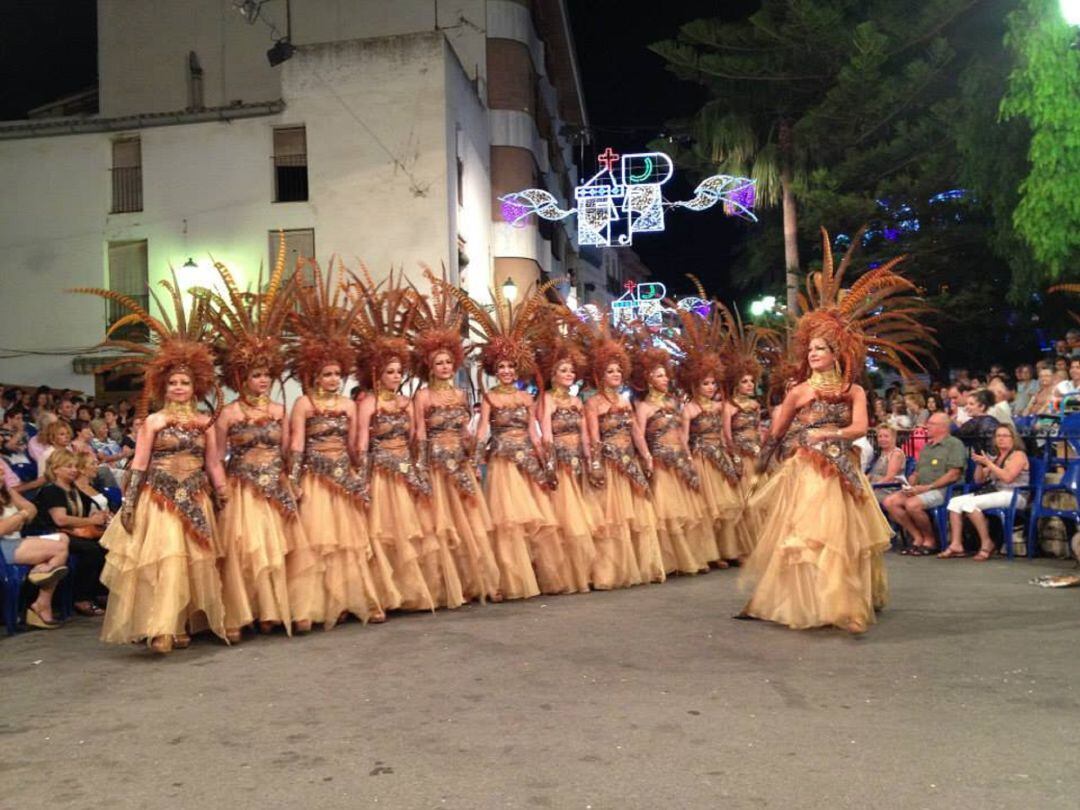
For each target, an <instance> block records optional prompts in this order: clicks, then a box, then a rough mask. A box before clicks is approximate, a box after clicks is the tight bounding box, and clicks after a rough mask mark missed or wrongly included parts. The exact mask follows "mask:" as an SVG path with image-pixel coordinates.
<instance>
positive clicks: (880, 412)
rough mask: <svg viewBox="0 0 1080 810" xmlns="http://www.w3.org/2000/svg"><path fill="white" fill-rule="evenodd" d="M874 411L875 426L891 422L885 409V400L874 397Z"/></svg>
mask: <svg viewBox="0 0 1080 810" xmlns="http://www.w3.org/2000/svg"><path fill="white" fill-rule="evenodd" d="M873 407H874V410H873V414H872V416H873V418H872V421H873V423H874V424H875V425H885V424H888V422H889V412H888V410H886V408H885V400H883V399H882V398H881V397H874V406H873Z"/></svg>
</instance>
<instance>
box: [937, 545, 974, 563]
mask: <svg viewBox="0 0 1080 810" xmlns="http://www.w3.org/2000/svg"><path fill="white" fill-rule="evenodd" d="M966 556H967V552H966V551H956V550H955V549H951V548H947V549H945V550H944V551H943V552H941V553H940V554H938V555H937V557H938V559H939V560H958V559H960V558H961V557H966Z"/></svg>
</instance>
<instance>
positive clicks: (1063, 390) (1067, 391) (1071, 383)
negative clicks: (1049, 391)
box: [1054, 357, 1080, 411]
mask: <svg viewBox="0 0 1080 810" xmlns="http://www.w3.org/2000/svg"><path fill="white" fill-rule="evenodd" d="M1075 394H1080V357H1074V358H1073V359H1072V360H1070V361H1069V379H1067V380H1065V381H1064V382H1060V383H1058V384H1057V386H1055V387H1054V410H1055V411H1060V410H1061V403H1062V400H1064V399H1065V397H1070V396H1073V395H1075Z"/></svg>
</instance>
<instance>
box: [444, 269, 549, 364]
mask: <svg viewBox="0 0 1080 810" xmlns="http://www.w3.org/2000/svg"><path fill="white" fill-rule="evenodd" d="M554 285H555V280H551V281H545V282H544V283H543V284H541V285H539V286H538V287H534V288H533V289H532V290H530V292H529V293H528V294H527V295H526V296H525V300H524V301H522V302H521V304H519V305H518V306H516V307H515V306H514V305H513V304H511V303H510V302H509V301H508V300H507V299H506V296H504V295H503V293H502V288H500V287H496V288H495V290H494V291H493V292H492V294H491V295H492V298H493V299H494V302H495V303H494V307H493V309H492V311H491V312H488V311H487V310H486V309H485V308H484V307H482V306H480V305H479V304H478V303H476V302H475V301H474V300H473V299H472V298H470V297H469V294H468V293H466V292H465V291H464V290H462V289H459V288H458V287H454V286H452V285H450V284H448V283H446V282H445V281H443V282H440V284H439V286H440V287H442V289H443V290H445V291H446V292H447V293H449V294H450V295H452V296H453V297H454V298H456V299H457V300H458V302H459V303H460V304H461V307H462V309H464V310H465V312H466V313H467V314H468V315H469V317H470V318H471V324H470V325H471V326H472V329H473V331H474V332H475V333H476V335H477V337H478V338H479V340H478V341H477V343H478V345H479V346H480V363H481V365H482V366H483V367H484V371H485V372H487V373H488V374H489V375H491V376H494V375H495V372H496V371H497V370H498V367H499V363H501V362H503V361H505V360H509V361H510V362H511V363H513V364H514V366H515V368H516V369H517V372H518V376H519V377H527V376H532V377H539V369H538V368H537V366H536V361H535V358H534V357H533V346H532V342H531V341H530V340H529V329H530V328H531V327H532V326H533V316H534V315H535V314H536V312H537V310H539V309H540V308H541V307H542V306H544V304H545V302H546V300H547V299H546V298H545V295H546V293H547V291H548V290H549V289H551V288H552V287H553V286H554Z"/></svg>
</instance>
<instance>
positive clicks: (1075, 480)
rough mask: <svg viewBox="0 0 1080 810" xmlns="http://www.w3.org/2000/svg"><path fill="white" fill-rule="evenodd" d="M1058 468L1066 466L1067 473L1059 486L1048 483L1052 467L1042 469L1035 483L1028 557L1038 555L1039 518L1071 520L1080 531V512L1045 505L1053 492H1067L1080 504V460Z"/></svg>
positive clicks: (1029, 518)
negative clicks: (1046, 499) (1044, 500)
mask: <svg viewBox="0 0 1080 810" xmlns="http://www.w3.org/2000/svg"><path fill="white" fill-rule="evenodd" d="M1056 466H1059V467H1060V466H1064V467H1065V471H1064V473H1063V474H1062V476H1061V482H1060V483H1057V484H1048V483H1046V473H1047V472H1049V471H1050V467H1049V466H1046V467H1042V468H1041V469H1040V474H1039V478H1038V480H1037V481H1036V482H1035V488H1034V494H1033V495H1032V498H1031V504H1030V505H1029V509H1028V511H1029V516H1028V528H1027V546H1028V557H1034V556H1035V555H1036V554H1037V553H1038V546H1037V540H1038V534H1039V518H1050V517H1056V518H1060V519H1061V520H1071V521H1072V522H1073V523H1074V524H1076V527H1077V529H1078V530H1080V511H1077V509H1075V508H1074V509H1054V508H1052V507H1049V506H1044V505H1043V496H1045V495H1048V494H1050V493H1052V492H1066V493H1068V494H1070V495H1072V496H1073V498H1077V499H1078V500H1077V501H1076V503H1078V504H1080V459H1073V460H1072V461H1068V462H1064V463H1058V464H1057V465H1056Z"/></svg>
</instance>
